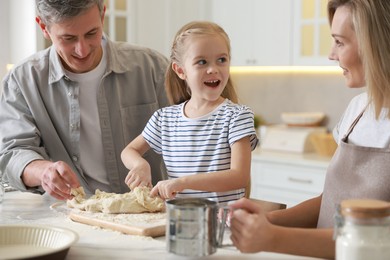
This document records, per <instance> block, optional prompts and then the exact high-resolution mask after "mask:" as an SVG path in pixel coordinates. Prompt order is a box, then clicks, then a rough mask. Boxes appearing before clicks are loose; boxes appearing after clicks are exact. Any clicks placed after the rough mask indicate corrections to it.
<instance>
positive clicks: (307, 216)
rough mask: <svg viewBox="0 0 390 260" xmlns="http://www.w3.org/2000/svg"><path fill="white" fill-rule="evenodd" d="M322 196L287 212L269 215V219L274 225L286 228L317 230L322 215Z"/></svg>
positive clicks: (275, 212)
mask: <svg viewBox="0 0 390 260" xmlns="http://www.w3.org/2000/svg"><path fill="white" fill-rule="evenodd" d="M321 199H322V195H320V196H318V197H315V198H312V199H309V200H306V201H304V202H302V203H300V204H298V205H296V206H294V207H291V208H288V209H285V210H276V211H271V212H268V213H267V219H268V221H269V222H271V223H272V224H275V225H278V226H285V227H303V228H316V227H317V221H318V217H319V214H320V207H321Z"/></svg>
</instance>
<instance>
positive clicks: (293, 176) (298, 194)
mask: <svg viewBox="0 0 390 260" xmlns="http://www.w3.org/2000/svg"><path fill="white" fill-rule="evenodd" d="M329 160H330V159H329V158H326V157H320V156H317V155H315V154H308V155H305V154H290V153H271V152H259V151H255V152H253V155H252V166H251V198H255V199H262V200H267V201H273V202H279V203H284V204H286V205H287V207H292V206H294V205H296V204H298V203H300V202H302V201H304V200H307V199H310V198H313V197H315V196H318V195H320V194H321V193H322V189H323V186H324V182H325V175H326V170H327V167H328V164H329Z"/></svg>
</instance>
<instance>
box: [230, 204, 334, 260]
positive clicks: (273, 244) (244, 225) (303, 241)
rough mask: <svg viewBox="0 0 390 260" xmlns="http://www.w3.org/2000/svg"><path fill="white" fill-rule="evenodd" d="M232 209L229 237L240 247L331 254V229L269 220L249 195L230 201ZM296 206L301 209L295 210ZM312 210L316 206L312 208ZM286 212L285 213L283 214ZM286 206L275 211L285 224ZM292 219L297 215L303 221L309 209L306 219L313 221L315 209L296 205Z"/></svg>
mask: <svg viewBox="0 0 390 260" xmlns="http://www.w3.org/2000/svg"><path fill="white" fill-rule="evenodd" d="M231 206H232V208H233V209H234V212H233V214H232V219H231V227H230V229H231V232H232V235H231V239H232V241H233V244H234V245H235V246H236V247H237V248H238V249H239V250H240V251H241V252H246V253H251V252H260V251H268V252H277V253H285V254H293V255H302V256H312V257H321V258H334V256H335V242H334V240H333V237H332V236H333V230H332V229H315V228H300V227H295V228H293V227H283V226H278V225H275V224H272V223H270V221H269V220H268V217H267V216H266V215H265V212H263V211H262V209H261V206H259V205H258V204H257V203H256V202H253V201H250V200H248V199H241V200H239V201H237V202H236V203H234V204H232V205H231ZM298 209H304V210H302V211H298ZM314 211H315V212H317V211H318V210H317V209H316V208H315V209H314ZM283 213H287V216H282V215H283ZM290 213H291V211H290V212H287V210H280V211H278V216H279V219H281V220H283V221H282V222H285V223H286V224H289V225H288V226H291V225H290V224H291V223H287V222H288V221H286V220H287V218H288V217H291V215H289V214H290ZM294 213H295V214H299V216H298V217H293V219H291V221H292V222H295V221H296V219H300V221H299V222H300V224H301V225H302V226H306V225H303V221H301V220H303V219H304V218H305V216H302V215H304V214H307V213H309V218H308V219H309V223H310V222H312V220H311V219H310V218H311V217H310V216H313V215H315V213H310V212H308V210H307V208H300V207H297V208H295V212H294Z"/></svg>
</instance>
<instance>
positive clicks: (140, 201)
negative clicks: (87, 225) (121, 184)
mask: <svg viewBox="0 0 390 260" xmlns="http://www.w3.org/2000/svg"><path fill="white" fill-rule="evenodd" d="M149 193H150V188H148V187H136V188H135V189H134V190H133V191H130V192H128V193H123V194H118V193H109V192H104V191H100V190H98V189H97V190H96V191H95V195H93V196H91V197H90V198H88V199H86V198H85V193H84V189H83V187H79V188H77V189H72V190H71V194H72V195H73V196H74V198H73V199H71V200H68V201H67V206H68V207H69V208H76V209H79V210H82V211H88V212H103V213H143V212H158V211H162V210H163V209H164V201H163V200H162V199H161V198H159V197H154V198H152V197H150V195H149Z"/></svg>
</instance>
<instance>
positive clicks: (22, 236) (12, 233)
mask: <svg viewBox="0 0 390 260" xmlns="http://www.w3.org/2000/svg"><path fill="white" fill-rule="evenodd" d="M77 240H78V235H77V234H76V233H75V232H73V231H71V230H69V229H65V228H59V227H50V226H33V225H0V257H1V259H30V258H38V257H39V259H49V258H50V259H65V257H66V255H67V253H68V251H69V248H70V247H71V246H72V245H73V244H74V243H76V241H77Z"/></svg>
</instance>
